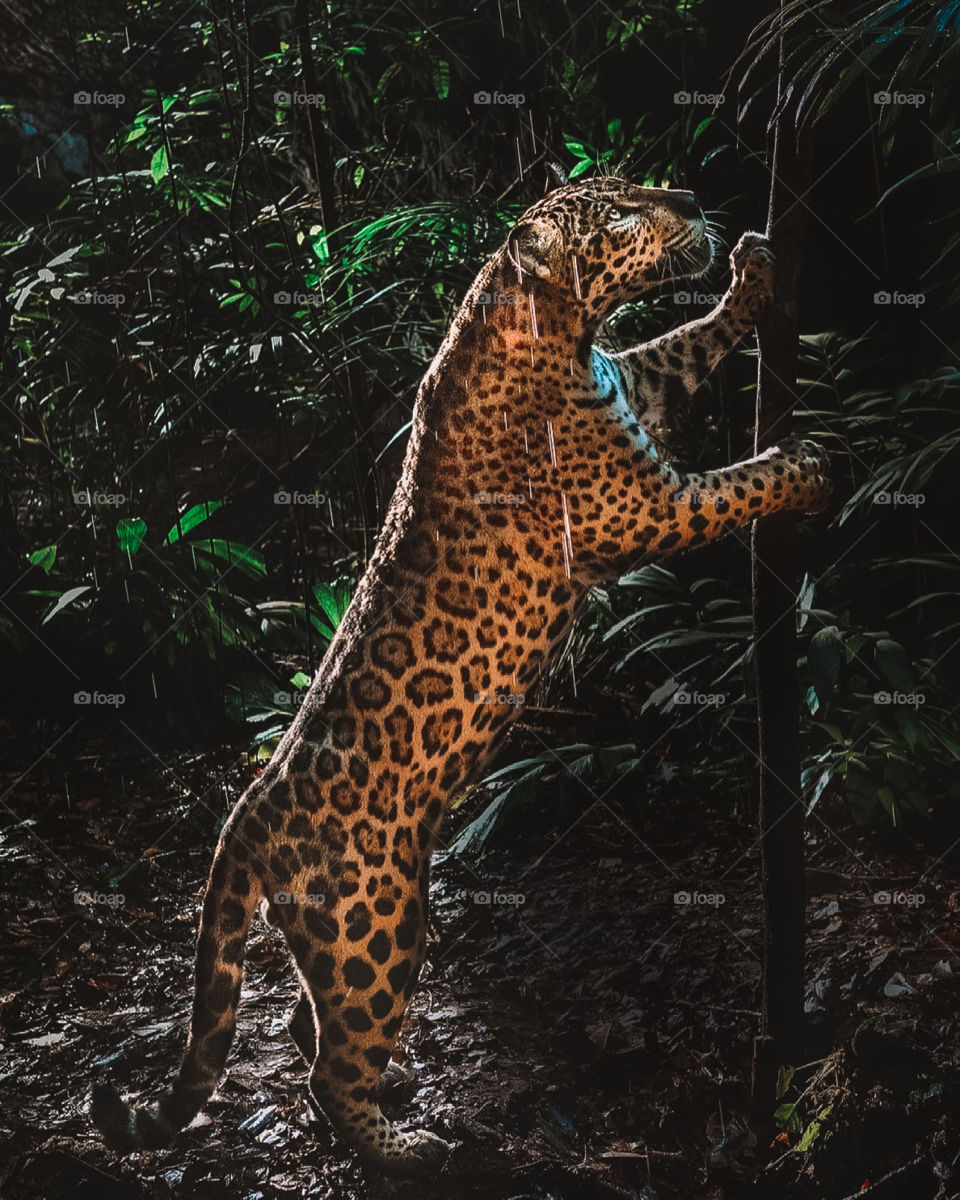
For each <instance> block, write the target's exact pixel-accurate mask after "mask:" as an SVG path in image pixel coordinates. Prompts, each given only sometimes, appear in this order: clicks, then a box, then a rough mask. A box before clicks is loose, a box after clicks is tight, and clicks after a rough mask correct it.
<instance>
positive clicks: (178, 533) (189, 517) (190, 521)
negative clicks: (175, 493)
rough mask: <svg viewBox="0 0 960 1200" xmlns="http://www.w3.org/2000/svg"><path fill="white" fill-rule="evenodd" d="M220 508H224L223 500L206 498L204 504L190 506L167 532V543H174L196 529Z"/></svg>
mask: <svg viewBox="0 0 960 1200" xmlns="http://www.w3.org/2000/svg"><path fill="white" fill-rule="evenodd" d="M218 508H223V501H222V500H204V502H203V503H202V504H195V505H194V506H193V508H188V509H187V511H186V512H185V513H184V514H183V516H182V517H181V518H180V519H179V521H177V523H176V525H174V527H173V528H172V529H171V530H170V532H169V533H168V534H167V538H166V540H167V544H168V545H173V543H174V542H175V541H177V540H178V539H179V538H181V537H182V536H183V535H184V534H186V533H189V532H190V530H191V529H196V527H197V526H198V525H199V524H201V522H203V521H205V520H206V519H207V517H209V516H210V514H211V513H214V512H216V511H217V509H218Z"/></svg>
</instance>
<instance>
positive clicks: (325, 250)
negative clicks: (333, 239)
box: [310, 229, 330, 263]
mask: <svg viewBox="0 0 960 1200" xmlns="http://www.w3.org/2000/svg"><path fill="white" fill-rule="evenodd" d="M310 245H311V247H312V249H313V252H314V254H315V255H316V256H317V258H318V259H319V260H320V261H321V262H322V263H328V262H329V261H330V243H329V242H328V241H327V234H326V231H325V230H323V229H321V230H320V232H319V233H318V234H317V236H316V237H315V238H314V239H313V241H312V242H311V243H310Z"/></svg>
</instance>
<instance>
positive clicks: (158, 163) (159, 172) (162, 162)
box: [150, 146, 170, 183]
mask: <svg viewBox="0 0 960 1200" xmlns="http://www.w3.org/2000/svg"><path fill="white" fill-rule="evenodd" d="M150 174H151V175H152V176H153V182H154V183H159V182H160V180H161V179H163V177H164V176H165V175H169V174H170V163H169V162H168V161H167V148H166V146H161V147H160V149H159V150H156V151H154V155H153V158H151V159H150Z"/></svg>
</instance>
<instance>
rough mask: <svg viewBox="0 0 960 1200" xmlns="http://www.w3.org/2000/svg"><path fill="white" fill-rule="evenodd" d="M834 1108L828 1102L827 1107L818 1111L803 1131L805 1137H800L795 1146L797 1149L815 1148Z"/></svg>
mask: <svg viewBox="0 0 960 1200" xmlns="http://www.w3.org/2000/svg"><path fill="white" fill-rule="evenodd" d="M832 1110H833V1105H832V1104H828V1105H827V1106H826V1108H822V1109H821V1110H820V1111H819V1112H818V1113H817V1115H816V1117H814V1119H813V1120H812V1121H811V1122H810V1124H809V1125H808V1126H807V1127H806V1129H805V1130H804V1131H803V1137H802V1138H801V1139H800V1141H799V1142H797V1144H796V1146H795V1147H794V1149H795V1150H798V1151H801V1152H802V1151H804V1150H812V1149H813V1147H814V1145H815V1144H816V1142H817V1139H818V1138H819V1137H820V1133H821V1131H822V1129H823V1125H824V1122H825V1121H826V1119H827V1117H829V1116H830V1113H831V1111H832Z"/></svg>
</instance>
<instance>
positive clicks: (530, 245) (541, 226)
mask: <svg viewBox="0 0 960 1200" xmlns="http://www.w3.org/2000/svg"><path fill="white" fill-rule="evenodd" d="M507 257H508V258H509V260H510V262H511V263H512V264H513V266H514V267H515V268H516V269H517V272H518V274H520V273H521V272H522V271H529V272H531V274H533V275H539V277H540V278H541V279H550V278H551V277H553V276H555V275H556V274H557V273H558V269H559V266H560V262H561V260H562V257H563V238H562V236H561V234H560V230H559V229H558V228H557V226H556V225H555V224H554V223H553V221H548V220H547V219H546V218H544V217H534V218H533V219H532V220H529V221H521V222H520V224H519V225H517V226H516V227H515V228H514V229H512V230H511V231H510V235H509V237H508V238H507Z"/></svg>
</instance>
